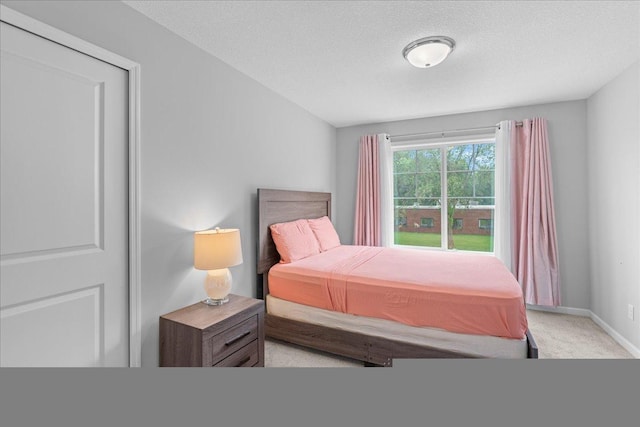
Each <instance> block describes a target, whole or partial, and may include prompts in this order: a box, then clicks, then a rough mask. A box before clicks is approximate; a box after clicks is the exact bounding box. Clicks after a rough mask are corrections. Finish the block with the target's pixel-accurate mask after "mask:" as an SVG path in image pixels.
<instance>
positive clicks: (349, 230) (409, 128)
mask: <svg viewBox="0 0 640 427" xmlns="http://www.w3.org/2000/svg"><path fill="white" fill-rule="evenodd" d="M532 117H545V118H546V119H547V121H548V126H549V143H550V146H551V163H552V173H553V189H554V199H555V208H556V226H557V231H558V245H559V261H560V280H561V289H562V305H563V306H567V307H573V308H586V309H588V308H589V307H590V290H589V289H590V287H589V286H590V285H589V267H588V264H587V261H586V260H587V259H588V255H589V253H588V251H587V241H588V239H587V156H586V147H587V124H586V120H587V110H586V101H573V102H560V103H553V104H544V105H533V106H529V107H521V108H508V109H502V110H492V111H483V112H476V113H467V114H456V115H449V116H440V117H429V118H423V119H414V120H403V121H396V122H387V123H377V124H371V125H363V126H352V127H346V128H340V129H338V131H337V147H336V151H337V162H336V165H337V171H336V173H337V183H338V186H337V190H336V191H337V196H336V200H337V205H338V215H337V218H336V223H337V224H336V229H337V230H338V233H339V234H340V238H341V240H342V242H343V243H351V242H353V216H354V210H355V191H356V180H357V178H356V176H357V164H358V141H359V139H360V136H362V135H365V134H372V133H381V132H386V133H389V134H390V135H401V134H413V133H421V132H430V131H441V130H453V129H465V128H474V127H483V126H492V125H495V124H496V123H498V122H500V121H501V120H508V119H513V120H521V119H526V118H532Z"/></svg>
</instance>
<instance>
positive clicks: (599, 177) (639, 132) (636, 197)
mask: <svg viewBox="0 0 640 427" xmlns="http://www.w3.org/2000/svg"><path fill="white" fill-rule="evenodd" d="M639 81H640V67H639V65H638V62H636V63H635V64H633V65H632V66H631V67H629V68H628V69H627V70H626V71H624V72H623V73H622V74H621V75H619V76H618V77H617V78H615V79H614V80H612V81H611V82H609V83H608V84H607V85H605V86H604V87H603V88H601V89H600V90H599V91H598V92H596V93H595V94H594V95H592V96H591V97H590V98H589V99H588V101H587V119H588V120H587V123H588V125H587V129H588V135H589V138H588V155H587V157H588V172H589V180H588V182H589V201H588V203H589V248H590V253H589V255H590V256H589V265H590V272H591V310H592V311H593V313H594V314H595V315H596V316H598V317H599V318H600V319H602V320H603V321H604V322H605V323H606V324H607V325H609V326H610V327H611V328H613V329H614V330H615V331H616V332H618V333H619V334H620V335H622V336H623V337H624V338H625V339H626V340H628V341H629V342H630V343H631V344H632V345H634V346H635V348H640V249H639V247H640V246H639V245H640V224H639V221H640V125H639V123H640V84H639V83H640V82H639ZM628 304H632V305H633V306H634V307H635V316H634V320H631V319H629V318H628V317H627V306H628Z"/></svg>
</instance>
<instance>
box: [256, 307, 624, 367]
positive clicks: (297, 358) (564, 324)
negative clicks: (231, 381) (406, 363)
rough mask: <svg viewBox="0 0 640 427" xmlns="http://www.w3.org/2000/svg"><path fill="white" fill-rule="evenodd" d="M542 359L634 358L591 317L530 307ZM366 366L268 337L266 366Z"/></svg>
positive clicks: (531, 328)
mask: <svg viewBox="0 0 640 427" xmlns="http://www.w3.org/2000/svg"><path fill="white" fill-rule="evenodd" d="M527 318H528V321H529V329H530V330H531V333H532V334H533V336H534V338H535V340H536V343H537V344H538V349H539V350H538V351H539V355H538V356H539V358H540V359H633V355H631V354H630V353H629V352H628V351H627V350H626V349H625V348H624V347H622V346H621V345H620V344H618V343H617V342H616V341H615V340H614V339H613V338H612V337H611V336H610V335H609V334H607V333H606V332H605V331H604V330H603V329H602V328H601V327H600V326H598V325H597V324H596V323H595V322H594V321H593V320H591V319H590V318H588V317H582V316H574V315H568V314H558V313H551V312H545V311H537V310H527ZM354 366H358V367H362V366H363V364H362V362H359V361H356V360H352V359H348V358H344V357H338V356H334V355H331V354H328V353H324V352H320V351H316V350H311V349H307V348H304V347H300V346H297V345H293V344H289V343H285V342H281V341H277V340H273V339H271V338H267V339H266V340H265V367H354Z"/></svg>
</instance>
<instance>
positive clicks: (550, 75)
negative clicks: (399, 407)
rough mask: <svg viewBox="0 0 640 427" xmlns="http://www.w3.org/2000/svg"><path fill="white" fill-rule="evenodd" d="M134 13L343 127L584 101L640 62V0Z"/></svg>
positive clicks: (301, 5)
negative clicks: (441, 42) (437, 45)
mask: <svg viewBox="0 0 640 427" xmlns="http://www.w3.org/2000/svg"><path fill="white" fill-rule="evenodd" d="M124 3H126V4H128V5H129V6H131V7H132V8H134V9H136V10H138V11H140V12H141V13H143V14H145V15H147V16H148V17H149V18H151V19H153V20H155V21H157V22H158V23H160V24H161V25H163V26H165V27H166V28H168V29H169V30H171V31H173V32H175V33H176V34H178V35H180V36H181V37H183V38H185V39H186V40H188V41H190V42H192V43H193V44H195V45H197V46H200V47H201V48H202V49H204V50H206V51H208V52H210V53H211V54H212V55H214V56H216V57H218V58H220V59H221V60H222V61H224V62H226V63H227V64H229V65H231V66H232V67H234V68H236V69H237V70H239V71H241V72H242V73H244V74H246V75H248V76H250V77H252V78H253V79H255V80H257V81H259V82H260V83H262V84H263V85H265V86H266V87H268V88H270V89H272V90H273V91H275V92H277V93H279V94H280V95H282V96H284V97H285V98H287V99H289V100H291V101H292V102H294V103H296V104H298V105H300V106H301V107H303V108H304V109H306V110H308V111H309V112H311V113H312V114H314V115H316V116H317V117H319V118H321V119H323V120H326V121H327V122H329V123H331V124H332V125H334V126H336V127H343V126H349V125H354V124H362V123H372V122H382V121H390V120H401V119H409V118H417V117H427V116H438V115H444V114H454V113H463V112H470V111H480V110H490V109H496V108H505V107H515V106H522V105H531V104H538V103H546V102H556V101H565V100H575V99H585V98H587V97H589V96H590V95H591V94H593V93H594V92H595V91H597V90H598V89H599V88H600V87H602V86H603V85H604V84H606V83H607V82H608V81H610V80H611V79H612V78H614V77H615V76H616V75H618V74H619V73H620V72H622V71H623V70H624V69H625V68H626V67H628V66H629V65H630V64H632V63H633V62H635V61H637V60H638V58H639V57H640V2H638V1H626V2H615V1H602V2H600V1H513V2H508V1H471V2H467V1H433V2H432V1H417V2H410V1H229V2H227V1H124ZM432 35H445V36H449V37H452V38H453V39H455V41H456V49H455V50H454V52H453V53H452V54H451V56H449V58H448V59H446V60H445V61H444V62H443V63H442V64H440V65H438V66H436V67H433V68H428V69H418V68H414V67H412V66H410V65H409V63H408V62H406V61H405V59H404V58H403V57H402V49H403V48H404V46H405V45H407V44H408V43H409V42H411V41H413V40H415V39H418V38H422V37H427V36H432Z"/></svg>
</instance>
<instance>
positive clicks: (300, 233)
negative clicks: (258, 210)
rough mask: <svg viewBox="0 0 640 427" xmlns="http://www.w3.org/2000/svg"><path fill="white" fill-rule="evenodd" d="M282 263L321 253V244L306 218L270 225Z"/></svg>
mask: <svg viewBox="0 0 640 427" xmlns="http://www.w3.org/2000/svg"><path fill="white" fill-rule="evenodd" d="M269 228H270V229H271V237H273V242H274V243H275V244H276V249H278V253H279V254H280V262H281V263H290V262H292V261H296V260H299V259H302V258H306V257H308V256H311V255H315V254H319V253H320V246H319V245H318V241H317V240H316V236H315V234H313V231H312V230H311V227H310V226H309V223H308V222H307V220H306V219H299V220H297V221H290V222H281V223H278V224H272V225H270V226H269Z"/></svg>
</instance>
